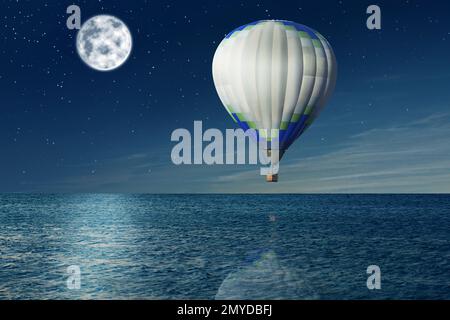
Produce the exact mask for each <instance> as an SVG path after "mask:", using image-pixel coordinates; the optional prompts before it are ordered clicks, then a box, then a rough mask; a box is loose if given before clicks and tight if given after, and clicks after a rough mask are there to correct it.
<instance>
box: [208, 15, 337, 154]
mask: <svg viewBox="0 0 450 320" xmlns="http://www.w3.org/2000/svg"><path fill="white" fill-rule="evenodd" d="M336 74H337V64H336V58H335V55H334V53H333V50H332V48H331V46H330V44H329V43H328V41H327V40H326V39H325V38H324V37H323V36H322V35H320V34H319V33H318V32H317V31H314V30H312V29H310V28H308V27H306V26H304V25H301V24H298V23H295V22H291V21H284V20H261V21H256V22H253V23H250V24H247V25H244V26H242V27H239V28H237V29H236V30H234V31H232V32H231V33H230V34H228V35H227V36H226V37H225V39H224V40H223V41H222V42H221V43H220V45H219V46H218V48H217V50H216V53H215V55H214V59H213V78H214V84H215V86H216V89H217V92H218V95H219V97H220V99H221V101H222V103H223V105H224V106H225V108H226V109H227V111H228V113H229V114H230V115H231V117H232V118H233V120H234V121H235V122H237V123H238V124H239V126H240V127H241V128H242V129H244V130H246V129H249V128H253V129H256V132H257V139H258V140H260V139H264V140H266V141H267V143H268V144H269V145H270V141H271V140H272V139H273V138H275V137H278V139H279V149H280V150H282V151H284V150H286V149H287V148H288V147H289V146H290V145H291V144H292V143H293V142H294V141H295V140H296V139H297V138H298V137H299V136H300V135H301V134H302V133H303V132H304V131H305V130H306V129H307V128H308V127H309V126H310V125H311V123H312V122H313V121H314V119H315V118H316V117H317V116H318V114H319V113H320V111H321V110H322V109H323V107H324V106H325V104H326V102H327V100H328V98H329V97H330V95H331V93H332V92H333V89H334V86H335V83H336ZM273 129H276V130H273ZM277 135H279V136H277ZM269 148H270V147H269Z"/></svg>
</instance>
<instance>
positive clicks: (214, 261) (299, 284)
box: [0, 194, 450, 299]
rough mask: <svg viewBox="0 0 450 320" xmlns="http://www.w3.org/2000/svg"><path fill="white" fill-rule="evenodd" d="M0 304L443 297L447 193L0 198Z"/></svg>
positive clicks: (449, 233)
mask: <svg viewBox="0 0 450 320" xmlns="http://www.w3.org/2000/svg"><path fill="white" fill-rule="evenodd" d="M71 265H77V266H79V268H80V271H81V274H80V278H79V280H80V289H78V290H77V289H69V288H68V287H67V279H68V277H69V274H68V273H67V267H68V266H71ZM369 265H377V266H379V267H380V270H381V289H380V290H369V289H368V288H367V286H366V282H367V278H368V276H369V275H368V274H367V273H366V270H367V267H368V266H369ZM0 299H450V196H449V195H125V194H123V195H122V194H78V195H77V194H74V195H39V194H17V195H16V194H9V195H0Z"/></svg>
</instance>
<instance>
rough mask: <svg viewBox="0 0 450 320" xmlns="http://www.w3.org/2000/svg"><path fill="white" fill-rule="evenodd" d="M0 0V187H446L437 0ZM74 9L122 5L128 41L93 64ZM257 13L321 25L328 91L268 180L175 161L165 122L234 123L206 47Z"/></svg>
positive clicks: (444, 5) (445, 20) (173, 125)
mask: <svg viewBox="0 0 450 320" xmlns="http://www.w3.org/2000/svg"><path fill="white" fill-rule="evenodd" d="M373 3H374V2H373V1H364V0H359V1H357V0H355V1H349V0H342V1H324V0H316V1H298V0H297V1H232V0H226V1H223V0H218V1H206V0H205V1H195V0H192V1H145V0H141V1H137V0H129V1H113V0H111V1H106V0H102V1H100V0H99V1H94V0H89V1H82V0H80V1H75V2H73V1H65V0H61V1H37V0H29V1H25V0H11V1H9V0H1V1H0V8H1V10H0V93H1V98H0V147H1V151H0V192H127V193H128V192H133V193H134V192H148V193H187V192H218V193H228V192H236V193H241V192H245V193H260V192H261V193H266V192H267V193H268V192H293V193H295V192H302V193H340V192H348V193H354V192H356V193H358V192H374V193H377V192H398V193H408V192H411V193H414V192H418V193H420V192H423V193H428V192H450V143H449V141H450V109H449V98H450V90H449V88H450V58H449V57H450V20H449V14H450V3H448V2H444V1H413V0H408V1H376V4H378V5H379V6H380V7H381V14H382V29H381V30H368V29H367V28H366V19H367V17H368V15H367V14H366V8H367V6H368V5H370V4H373ZM71 4H77V5H79V6H80V7H81V17H82V22H84V21H86V20H87V19H88V18H90V17H92V16H95V15H98V14H102V13H104V14H111V15H114V16H117V17H118V18H120V19H121V20H123V21H124V22H125V23H126V24H127V26H128V27H129V29H130V31H131V34H132V36H133V44H134V46H133V51H132V53H131V55H130V58H129V59H128V61H127V62H126V63H125V64H124V65H123V66H122V67H120V68H118V69H117V70H114V71H111V72H98V71H95V70H93V69H90V68H89V67H87V66H86V65H85V64H84V63H83V62H82V61H81V59H80V58H79V56H78V55H77V52H76V45H75V39H76V35H77V31H76V30H69V29H67V27H66V19H67V17H68V15H67V14H66V8H67V7H68V6H69V5H71ZM260 19H285V20H292V21H295V22H298V23H302V24H305V25H307V26H309V27H312V28H314V29H316V30H318V31H319V32H320V33H321V34H322V35H324V36H325V37H326V38H327V39H328V40H329V42H330V43H331V45H332V46H333V49H334V51H335V54H336V57H337V61H338V65H339V71H338V80H337V86H336V90H335V93H334V95H333V97H332V99H331V100H330V102H329V103H328V106H327V107H326V109H325V111H324V112H323V113H322V114H321V116H320V117H319V118H318V119H317V120H316V122H315V123H314V125H313V126H312V127H311V128H310V129H309V130H308V131H307V132H306V133H305V134H304V135H303V136H302V137H301V138H300V139H299V140H298V141H297V142H296V143H295V144H294V145H293V146H292V147H291V148H290V150H289V151H288V153H287V154H286V155H285V157H284V158H283V162H282V164H281V168H280V182H279V183H277V184H267V183H265V182H264V178H263V177H262V176H260V175H259V166H250V165H247V166H245V165H240V166H205V165H202V166H175V165H174V164H172V162H171V158H170V153H171V149H172V148H173V146H174V145H175V143H174V142H171V141H170V135H171V133H172V131H173V130H174V129H177V128H187V129H189V130H190V131H192V130H193V122H194V121H195V120H201V121H203V126H204V127H205V128H219V129H221V130H225V129H227V128H236V127H235V124H234V123H233V122H232V121H231V119H230V118H229V117H228V114H227V112H226V111H225V109H224V108H223V107H222V105H221V103H220V100H219V98H218V96H217V94H216V91H215V88H214V84H213V80H212V75H211V63H212V58H213V55H214V52H215V49H216V48H217V45H218V44H219V43H220V41H221V40H222V39H223V37H224V36H225V35H226V34H227V33H228V32H230V31H231V30H233V29H235V28H236V27H238V26H241V25H243V24H246V23H249V22H252V21H256V20H260Z"/></svg>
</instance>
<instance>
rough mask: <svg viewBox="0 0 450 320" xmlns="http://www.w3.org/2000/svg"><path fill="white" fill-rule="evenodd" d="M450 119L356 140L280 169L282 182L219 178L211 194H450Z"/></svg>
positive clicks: (254, 176)
mask: <svg viewBox="0 0 450 320" xmlns="http://www.w3.org/2000/svg"><path fill="white" fill-rule="evenodd" d="M449 124H450V114H445V113H440V114H432V115H430V116H429V117H427V118H423V119H419V120H415V121H412V122H409V123H406V124H403V125H396V126H390V127H385V128H376V129H370V130H367V131H365V132H362V133H359V134H356V135H353V136H351V137H349V138H348V139H347V140H346V141H344V142H343V143H341V144H340V145H338V146H335V148H334V149H333V150H331V151H329V152H327V153H324V154H321V155H313V156H309V157H301V156H299V157H296V158H295V159H288V158H286V159H284V160H286V161H285V162H284V165H283V162H282V163H281V167H280V182H279V183H278V184H265V183H264V182H263V181H262V180H263V178H262V177H261V176H259V174H258V172H257V170H251V171H248V170H247V171H241V172H238V173H235V174H230V175H224V176H220V177H219V178H218V179H217V181H216V182H212V183H211V188H212V189H213V190H220V189H225V187H226V186H227V187H228V188H229V190H230V191H231V192H305V193H408V192H411V193H447V192H450V125H449Z"/></svg>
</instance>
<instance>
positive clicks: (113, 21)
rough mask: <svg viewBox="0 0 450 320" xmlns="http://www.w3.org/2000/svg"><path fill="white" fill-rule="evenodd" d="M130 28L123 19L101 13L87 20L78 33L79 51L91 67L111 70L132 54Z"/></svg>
mask: <svg viewBox="0 0 450 320" xmlns="http://www.w3.org/2000/svg"><path fill="white" fill-rule="evenodd" d="M131 47H132V39H131V33H130V30H128V27H127V26H126V25H125V23H123V22H122V21H121V20H119V19H117V18H116V17H113V16H109V15H99V16H95V17H92V18H90V19H89V20H87V21H86V22H85V23H84V24H83V26H82V27H81V29H80V31H79V32H78V35H77V51H78V54H79V55H80V57H81V59H82V60H83V61H84V62H85V63H86V64H87V65H88V66H90V67H91V68H93V69H95V70H99V71H110V70H114V69H116V68H118V67H120V66H121V65H122V64H123V63H124V62H125V61H126V60H127V59H128V57H129V56H130V53H131Z"/></svg>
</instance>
